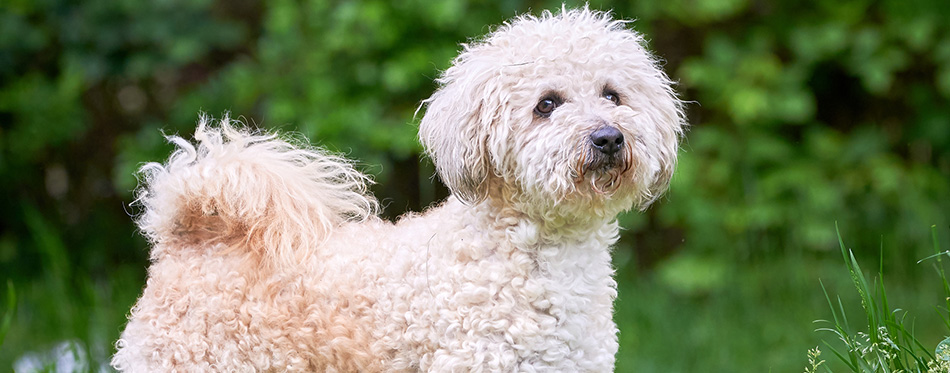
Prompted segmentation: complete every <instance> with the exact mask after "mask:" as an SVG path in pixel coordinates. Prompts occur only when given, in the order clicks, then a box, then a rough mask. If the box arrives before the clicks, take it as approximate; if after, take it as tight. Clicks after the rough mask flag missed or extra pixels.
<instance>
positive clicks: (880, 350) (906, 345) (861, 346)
mask: <svg viewBox="0 0 950 373" xmlns="http://www.w3.org/2000/svg"><path fill="white" fill-rule="evenodd" d="M932 231H933V241H934V251H935V252H937V254H936V255H934V256H932V257H934V258H936V263H935V264H934V268H935V269H936V272H937V273H938V274H939V276H940V280H941V282H942V285H943V289H944V291H945V293H944V295H945V297H946V298H945V299H947V300H948V301H950V283H948V282H947V277H946V275H945V272H944V264H943V261H942V259H941V256H944V255H947V254H948V253H947V252H941V251H940V248H939V244H938V242H937V232H936V228H935V227H934V228H932ZM838 242H839V246H840V248H841V254H842V255H843V256H844V260H845V263H846V265H847V268H848V273H849V275H850V276H851V281H852V284H853V285H854V287H855V288H856V289H857V290H858V294H859V295H860V299H861V307H862V308H863V310H864V315H865V316H866V319H867V329H866V331H855V330H854V329H853V328H852V326H851V325H850V324H849V323H848V319H847V316H846V312H845V307H844V305H843V304H842V302H841V299H840V298H839V299H838V300H837V305H836V304H835V303H834V302H832V300H831V297H829V296H828V291H827V290H826V289H824V286H822V290H823V291H824V292H825V298H826V299H827V300H828V306H829V307H830V308H831V314H832V317H833V321H826V320H821V321H819V322H822V323H825V324H831V327H829V328H820V329H818V331H824V332H830V333H832V334H834V335H835V336H837V337H838V340H839V341H840V342H841V343H842V344H844V347H845V348H846V350H845V351H844V352H841V351H839V350H838V349H837V348H835V347H834V346H833V345H832V344H830V343H828V342H825V345H826V346H827V347H828V348H829V349H830V350H831V352H832V353H834V355H835V356H836V357H838V359H840V360H841V361H843V362H844V363H845V364H846V365H847V368H848V369H849V370H851V371H852V372H864V373H874V372H928V373H929V372H933V373H937V372H946V371H948V369H950V366H948V365H947V364H948V363H950V361H948V359H947V358H946V354H945V353H943V352H942V351H943V350H944V349H945V347H942V346H944V344H945V343H947V341H948V340H947V339H945V340H944V341H943V342H941V343H940V344H938V345H937V346H936V347H934V348H933V351H935V352H934V353H931V352H930V351H931V348H928V347H926V346H925V345H924V344H922V343H921V342H920V340H918V339H917V337H916V336H915V333H914V330H913V326H912V323H908V320H907V316H908V313H909V311H905V310H902V309H893V310H892V309H891V307H890V304H889V302H888V299H887V292H886V291H885V288H884V273H883V268H881V269H879V270H878V274H877V277H875V278H874V281H873V282H869V281H868V279H867V277H866V276H865V274H864V271H863V270H862V269H861V266H860V265H859V264H858V260H857V259H856V258H855V257H854V253H853V252H852V251H851V250H849V249H847V248H846V247H845V244H844V241H843V240H842V239H841V235H840V233H839V235H838ZM948 312H950V309H947V308H944V309H942V310H940V313H941V317H943V318H944V320H945V321H946V320H950V313H948ZM945 332H950V324H947V329H946V330H945ZM811 355H812V352H809V356H811ZM809 360H810V361H811V360H812V359H811V357H810V358H809ZM812 366H813V367H815V365H814V364H812ZM828 371H829V372H830V371H831V370H830V369H828Z"/></svg>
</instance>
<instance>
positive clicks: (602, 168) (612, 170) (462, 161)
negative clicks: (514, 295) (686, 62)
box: [420, 9, 683, 216]
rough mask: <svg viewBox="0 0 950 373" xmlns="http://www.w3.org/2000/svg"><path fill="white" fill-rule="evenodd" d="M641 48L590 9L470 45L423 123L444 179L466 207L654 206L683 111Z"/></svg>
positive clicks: (669, 168)
mask: <svg viewBox="0 0 950 373" xmlns="http://www.w3.org/2000/svg"><path fill="white" fill-rule="evenodd" d="M642 43H643V40H642V37H641V36H640V35H638V34H636V33H634V32H632V31H629V30H627V29H625V28H624V23H622V22H616V21H612V20H610V19H609V16H608V15H607V14H604V13H598V12H592V11H589V10H587V9H581V10H571V11H564V12H562V13H560V14H557V15H552V14H550V13H545V14H544V15H542V16H541V17H539V18H534V17H522V18H519V19H516V20H515V21H513V22H512V23H509V24H506V25H504V26H502V27H501V28H500V29H499V30H497V31H496V32H494V33H492V34H491V35H489V36H488V37H487V38H486V39H485V40H484V41H482V42H479V43H475V44H472V45H466V46H465V49H464V51H463V52H462V54H461V55H459V57H458V58H456V59H455V61H454V62H453V66H452V67H451V68H449V69H448V70H446V71H445V73H444V74H443V76H442V78H441V79H440V80H439V82H440V83H441V84H442V88H441V89H440V90H439V91H437V92H436V93H435V94H433V96H432V97H431V98H430V99H429V100H427V104H428V108H427V110H426V114H425V117H423V119H422V123H421V124H420V137H421V140H422V142H423V144H424V145H425V146H426V148H427V150H428V152H429V154H430V156H431V157H432V158H433V159H434V162H435V165H436V168H437V170H438V172H439V174H440V176H441V177H442V180H443V181H445V182H446V184H447V185H448V186H449V188H450V189H452V191H453V193H455V195H456V196H458V197H459V198H460V199H462V200H463V201H467V202H477V201H480V200H482V199H484V198H512V199H516V201H509V202H515V203H518V204H520V205H523V206H533V207H532V209H534V210H535V212H538V213H541V214H546V213H549V212H550V211H552V210H558V212H566V213H578V212H579V211H578V210H583V211H584V213H587V214H591V213H593V214H596V215H601V216H607V215H610V216H612V215H613V214H616V213H617V212H619V211H622V210H626V209H629V208H630V207H631V206H637V207H638V208H645V207H646V206H648V205H649V204H650V203H651V202H652V201H653V200H655V199H656V198H657V197H658V196H659V195H660V194H662V192H663V191H664V190H665V189H666V186H667V185H668V182H669V179H670V176H671V175H672V172H673V166H674V164H675V161H676V147H677V142H678V138H679V136H680V134H681V133H682V127H683V116H682V111H681V109H680V103H679V100H678V99H677V98H676V96H675V94H674V93H673V91H672V89H671V87H670V84H671V83H670V81H669V79H668V78H667V77H666V75H665V74H664V73H663V72H662V71H661V70H660V69H659V68H658V67H657V66H656V65H657V63H656V61H655V60H654V59H653V58H652V56H651V55H650V54H649V52H647V51H646V50H645V49H644V47H643V46H642ZM496 190H497V191H500V192H501V193H500V194H499V193H494V192H493V191H496ZM495 194H499V195H495Z"/></svg>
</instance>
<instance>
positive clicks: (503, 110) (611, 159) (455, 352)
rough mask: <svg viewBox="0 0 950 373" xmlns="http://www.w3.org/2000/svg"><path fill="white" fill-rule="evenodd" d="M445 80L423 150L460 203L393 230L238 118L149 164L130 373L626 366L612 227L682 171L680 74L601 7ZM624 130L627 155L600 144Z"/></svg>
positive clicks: (348, 177) (539, 21)
mask: <svg viewBox="0 0 950 373" xmlns="http://www.w3.org/2000/svg"><path fill="white" fill-rule="evenodd" d="M439 83H440V85H441V87H440V89H439V90H438V91H437V92H436V93H435V94H433V95H432V97H431V98H429V99H428V100H427V101H426V112H425V116H424V117H423V119H422V123H421V125H420V138H421V141H422V143H423V145H424V146H425V147H426V149H427V151H428V153H429V155H430V156H431V157H432V159H433V161H434V162H435V165H436V168H437V171H438V173H439V175H440V176H441V178H442V180H444V181H445V182H446V184H447V185H448V186H449V187H450V189H451V190H452V192H453V196H452V197H450V198H449V199H448V200H447V201H445V202H444V203H442V204H441V205H439V206H436V207H433V208H430V209H428V210H427V211H426V212H425V213H423V214H408V215H406V216H403V217H402V218H401V219H399V221H398V222H396V223H390V222H387V221H384V220H381V219H379V218H378V217H376V213H377V203H376V201H375V199H374V198H373V197H371V196H370V195H368V194H367V190H366V184H367V179H366V177H365V176H363V175H362V174H360V173H359V172H357V171H355V170H354V169H353V167H352V166H351V165H350V163H348V162H347V161H345V160H343V159H341V158H338V157H335V156H332V155H329V154H327V153H326V152H324V151H322V150H319V149H313V148H310V147H308V146H306V145H302V144H294V143H291V142H287V141H285V140H282V139H281V138H279V137H277V136H275V135H269V134H263V133H254V132H252V131H249V130H246V129H241V128H240V126H235V125H234V124H233V123H232V122H231V121H230V120H228V119H227V118H225V119H223V120H221V121H220V122H219V123H218V124H213V123H212V122H211V120H209V119H207V118H202V120H201V122H200V124H199V126H198V129H197V131H196V134H195V140H196V143H194V144H192V143H190V142H188V141H185V140H183V139H181V138H179V137H172V138H171V141H172V142H174V143H175V144H176V145H177V147H178V150H177V151H176V152H175V153H174V154H172V156H171V158H170V159H169V160H168V161H167V162H166V163H165V164H163V165H162V164H155V163H153V164H148V165H146V166H145V167H143V173H144V175H145V180H144V183H143V184H144V185H143V187H142V189H141V190H140V192H139V193H140V194H139V201H140V203H141V204H142V205H143V206H144V207H145V212H144V213H143V215H142V216H141V217H140V218H139V220H138V222H139V225H140V227H141V228H142V231H143V232H144V233H145V234H146V235H147V237H148V238H149V240H150V241H151V242H152V244H153V248H152V251H151V260H152V265H151V267H150V268H149V271H148V282H147V285H146V287H145V290H144V293H143V294H142V297H141V298H140V299H139V300H138V302H137V303H136V304H135V306H134V307H133V309H132V311H131V315H130V321H129V324H128V325H127V326H126V328H125V330H124V332H123V333H122V336H121V339H120V340H119V341H118V342H117V343H116V345H117V348H118V351H117V352H116V354H115V357H114V358H113V361H112V364H113V366H114V367H115V368H117V369H119V370H122V371H131V372H155V371H242V372H245V371H327V372H414V371H427V372H468V371H472V372H515V371H517V372H574V371H583V372H606V371H612V370H613V365H614V355H615V354H616V352H617V347H618V346H617V328H616V326H615V324H614V322H613V321H612V304H613V300H614V298H615V297H616V283H615V282H614V280H613V278H612V275H613V269H612V267H611V264H610V246H611V245H612V244H613V243H614V242H615V241H616V239H617V236H618V226H617V223H616V221H615V216H616V214H617V213H619V212H621V211H624V210H628V209H630V208H632V207H636V208H640V209H643V208H646V207H647V206H648V205H649V204H650V203H651V202H652V201H654V200H655V199H656V198H657V197H658V196H660V194H661V193H662V192H663V191H664V190H665V188H666V186H667V184H668V181H669V178H670V176H671V175H672V172H673V166H674V164H675V161H676V151H677V142H678V139H679V137H680V135H681V133H682V130H683V126H684V125H685V124H684V122H683V115H682V111H681V109H680V103H679V101H678V100H677V98H676V96H675V94H674V93H673V91H672V89H671V82H670V81H669V79H668V78H667V77H666V75H665V74H664V73H663V72H662V71H661V70H660V69H659V68H658V66H657V62H656V61H655V60H654V59H653V57H652V56H651V55H650V53H649V52H648V51H646V50H645V49H644V47H643V39H642V37H641V36H640V35H639V34H636V33H634V32H632V31H630V30H628V29H626V28H625V23H624V22H622V21H615V20H612V19H611V18H610V16H609V15H608V14H606V13H600V12H595V11H590V10H588V9H586V8H584V9H578V10H562V11H561V12H560V13H558V14H551V13H544V14H542V15H541V16H540V17H532V16H521V17H518V18H516V19H514V20H512V21H511V22H509V23H506V24H505V25H502V26H501V27H500V28H498V29H497V30H496V31H494V32H492V33H491V34H490V35H488V36H487V37H486V38H485V39H483V40H480V41H477V42H474V43H472V44H469V45H465V46H464V49H463V51H462V53H461V55H460V56H459V57H458V58H456V59H455V61H453V65H452V67H450V68H449V69H448V70H446V71H445V72H444V74H443V75H442V77H441V78H440V79H439ZM551 97H554V98H556V99H557V100H554V101H560V102H559V103H558V106H557V107H556V108H555V109H554V110H553V111H552V112H550V114H546V113H543V112H539V111H538V110H536V107H538V104H539V101H542V100H544V99H545V98H551ZM612 99H616V100H615V101H612ZM605 127H611V128H613V129H616V130H617V131H619V133H620V134H622V135H623V141H622V144H621V145H620V151H619V152H617V153H616V154H614V155H610V154H608V153H605V152H603V151H600V150H598V149H597V147H596V146H594V145H592V142H593V141H594V140H593V137H592V133H594V132H595V131H597V130H598V129H602V128H605ZM618 141H619V140H618ZM605 154H606V155H605Z"/></svg>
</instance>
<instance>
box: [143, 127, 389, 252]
mask: <svg viewBox="0 0 950 373" xmlns="http://www.w3.org/2000/svg"><path fill="white" fill-rule="evenodd" d="M212 121H213V120H212V119H210V118H208V117H206V116H202V117H201V119H200V121H199V124H198V129H197V130H196V131H195V140H196V142H197V143H196V144H192V143H190V142H188V141H186V140H184V139H182V138H181V137H178V136H169V137H168V140H169V141H170V142H171V143H173V144H175V145H176V146H177V150H175V152H174V153H173V154H172V155H171V157H170V158H169V159H168V162H167V163H166V164H164V165H162V164H158V163H149V164H146V165H144V166H143V167H142V168H141V169H140V173H141V174H142V175H143V176H144V182H143V183H142V186H140V188H139V190H138V191H137V199H136V201H137V202H138V203H140V204H141V205H143V206H144V207H145V211H144V213H142V215H141V216H139V218H138V224H139V227H140V228H141V229H142V231H143V232H144V233H145V235H146V236H147V237H148V238H149V240H150V241H152V243H153V245H154V248H153V250H152V259H153V260H154V259H158V258H159V257H161V256H162V255H165V254H173V253H172V251H175V250H187V249H189V248H195V247H197V246H201V247H215V246H216V245H223V246H222V247H221V249H227V250H235V251H243V252H246V253H248V254H251V255H256V256H258V257H259V258H260V260H261V261H262V262H263V263H266V264H276V265H287V264H292V263H299V261H300V260H302V259H303V256H306V255H308V253H310V252H312V250H313V249H314V248H315V247H316V246H318V245H320V243H321V242H322V241H323V240H325V239H326V238H327V236H328V235H329V234H330V232H331V230H332V229H333V228H334V227H335V226H337V225H339V224H341V223H343V222H345V221H354V220H356V221H359V220H364V219H367V218H369V217H371V216H374V215H375V214H376V213H377V210H378V203H377V202H376V200H375V199H374V198H373V197H371V196H370V195H369V194H368V192H367V187H366V185H367V184H368V183H369V182H370V180H369V179H368V178H367V177H366V176H365V175H363V174H361V173H360V172H358V171H356V170H355V169H354V168H353V166H352V165H351V164H350V163H349V162H347V161H346V160H344V159H343V158H340V157H337V156H333V155H330V154H328V153H327V152H325V151H322V150H317V149H313V148H310V147H308V146H303V145H294V144H291V143H290V142H287V141H285V140H282V139H280V138H278V137H277V136H276V135H274V134H264V133H256V132H252V131H250V130H247V129H242V128H240V127H241V125H240V124H238V125H237V127H236V126H235V124H232V122H231V120H230V119H228V117H227V116H225V118H223V119H222V120H220V122H219V124H218V125H217V126H215V125H214V124H213V123H212Z"/></svg>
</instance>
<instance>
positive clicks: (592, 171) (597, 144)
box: [577, 125, 632, 192]
mask: <svg viewBox="0 0 950 373" xmlns="http://www.w3.org/2000/svg"><path fill="white" fill-rule="evenodd" d="M631 158H632V154H631V148H630V146H629V144H627V143H625V142H624V137H623V133H621V132H620V130H618V129H617V128H616V127H613V126H610V125H604V126H601V127H600V128H597V129H596V130H594V131H593V132H591V133H590V136H589V144H588V147H587V149H586V151H584V152H583V153H582V157H581V159H579V162H580V163H579V166H580V167H578V169H579V170H580V173H579V174H578V175H577V181H578V182H582V181H584V180H585V179H586V180H587V182H589V183H590V185H591V187H592V188H593V189H594V190H595V191H598V192H609V191H611V190H613V189H615V188H616V187H618V186H619V184H620V182H621V180H622V179H623V174H625V173H626V172H627V171H628V170H629V169H630V165H631V161H632V159H631ZM588 175H589V178H588Z"/></svg>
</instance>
